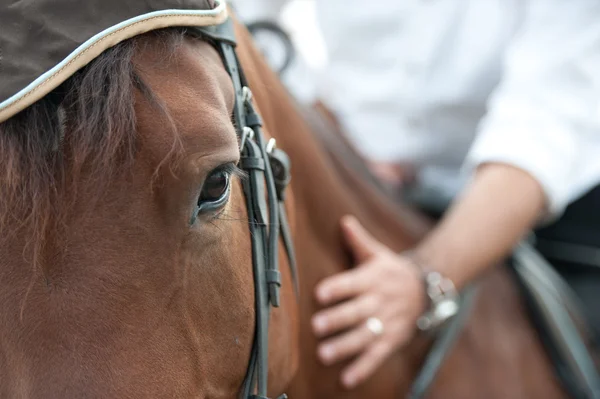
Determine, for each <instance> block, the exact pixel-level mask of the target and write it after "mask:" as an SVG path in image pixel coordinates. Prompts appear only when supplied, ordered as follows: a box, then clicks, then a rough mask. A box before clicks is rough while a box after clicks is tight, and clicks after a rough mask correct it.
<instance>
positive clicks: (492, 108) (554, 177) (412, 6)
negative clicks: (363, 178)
mask: <svg viewBox="0 0 600 399" xmlns="http://www.w3.org/2000/svg"><path fill="white" fill-rule="evenodd" d="M242 1H244V2H246V1H248V2H252V1H261V0H242ZM262 1H266V0H262ZM281 1H283V0H281ZM316 7H317V16H318V18H319V21H320V28H321V31H322V35H323V38H324V41H325V43H326V46H327V50H328V58H329V64H328V65H327V67H326V68H325V69H324V70H323V73H322V75H321V76H320V77H319V78H318V80H317V82H318V90H319V91H318V94H319V97H320V98H321V99H322V100H323V101H324V102H325V103H326V104H327V105H328V106H329V107H330V108H331V109H332V110H333V111H334V112H335V113H336V114H337V116H338V117H339V119H340V122H341V123H342V125H343V127H344V129H345V131H346V132H347V134H348V136H349V138H350V139H351V140H352V141H353V142H354V144H355V145H356V147H357V148H358V149H359V150H360V151H362V152H363V153H364V154H365V155H366V156H367V157H369V158H371V159H375V160H386V161H401V162H410V163H414V164H416V165H419V166H420V172H419V178H420V179H419V180H420V182H421V184H422V185H423V186H425V187H430V188H432V189H435V190H437V191H438V192H439V193H440V194H441V195H446V196H449V197H450V196H454V195H455V194H456V193H457V192H458V190H459V189H460V188H461V186H462V185H463V184H464V182H465V180H466V179H467V178H468V176H469V174H468V173H463V174H461V173H460V170H461V166H462V170H463V171H472V170H473V169H474V168H475V167H476V166H477V165H479V164H481V163H485V162H490V161H498V162H505V163H509V164H511V165H514V166H517V167H519V168H522V169H523V170H525V171H527V172H529V173H530V174H531V175H532V176H533V177H535V178H536V179H537V180H538V181H539V182H540V183H541V185H542V186H543V188H544V190H545V193H546V196H547V199H548V205H549V211H550V212H551V213H552V214H554V215H558V214H560V212H561V211H562V210H563V209H564V207H565V206H566V205H567V204H568V203H569V202H571V201H573V200H575V199H577V198H578V197H579V196H581V195H582V194H584V193H585V192H586V191H587V190H589V189H590V188H592V187H594V186H595V185H597V184H598V183H600V157H599V156H598V155H600V1H598V0H402V1H399V0H379V1H377V2H371V3H365V2H364V1H362V0H324V1H320V0H319V1H316ZM292 80H293V79H292Z"/></svg>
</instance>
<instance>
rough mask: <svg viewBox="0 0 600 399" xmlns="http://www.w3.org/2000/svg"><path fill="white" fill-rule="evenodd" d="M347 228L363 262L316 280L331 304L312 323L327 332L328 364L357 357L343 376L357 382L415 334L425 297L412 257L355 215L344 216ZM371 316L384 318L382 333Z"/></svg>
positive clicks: (322, 353)
mask: <svg viewBox="0 0 600 399" xmlns="http://www.w3.org/2000/svg"><path fill="white" fill-rule="evenodd" d="M342 229H343V232H344V236H345V238H346V241H347V243H348V245H349V247H350V248H351V250H352V252H353V253H354V256H355V259H356V261H357V262H358V263H359V265H357V267H356V268H355V269H352V270H349V271H346V272H343V273H340V274H337V275H335V276H332V277H329V278H327V279H325V280H324V281H322V282H321V283H320V284H319V285H318V286H317V288H316V292H315V295H316V298H317V300H318V301H319V303H321V304H322V305H325V306H330V305H331V307H329V308H326V309H324V310H322V311H320V312H318V313H317V314H316V315H315V316H314V317H313V319H312V325H313V331H314V332H315V334H316V335H317V337H319V338H324V340H323V341H322V342H321V343H320V345H319V348H318V356H319V358H320V359H321V361H322V362H323V363H324V364H327V365H329V364H333V363H336V362H339V361H341V360H344V359H348V358H351V357H355V358H354V360H353V361H352V362H351V364H350V365H349V366H348V367H347V368H346V369H345V370H344V371H343V372H342V376H341V378H342V383H343V385H344V386H345V387H347V388H352V387H354V386H356V385H357V384H359V383H361V382H362V381H364V380H365V379H366V378H368V377H369V376H370V375H371V374H373V372H375V370H376V369H377V367H378V366H379V365H381V363H382V362H383V361H384V360H386V358H387V357H388V356H390V355H391V354H392V353H394V352H395V351H396V350H397V349H398V348H400V347H402V346H403V345H405V344H406V343H407V342H408V341H409V340H410V339H411V338H412V336H413V334H414V332H415V330H416V327H415V325H416V321H417V319H418V317H419V316H420V315H421V314H422V313H423V311H424V309H425V306H426V302H425V293H424V287H423V283H422V280H421V274H420V272H419V270H418V269H417V268H416V267H415V266H414V265H412V264H411V263H410V261H409V260H407V259H405V258H403V257H401V256H398V255H397V254H396V253H394V252H393V251H391V250H390V249H389V248H387V247H386V246H384V245H383V244H381V243H380V242H378V241H377V240H376V239H375V238H373V237H372V236H371V235H370V234H369V233H368V232H367V231H366V230H365V229H364V228H363V227H362V226H361V225H360V223H359V222H358V221H357V220H356V219H355V218H354V217H348V216H347V217H345V218H343V219H342ZM341 300H345V301H344V302H342V303H338V302H339V301H341ZM336 303H337V304H336ZM369 318H377V319H379V320H380V321H381V323H382V324H383V331H382V332H381V334H379V335H376V334H375V333H374V332H373V331H372V330H369V328H367V326H366V324H365V323H366V321H367V320H368V319H369ZM340 332H343V333H341V334H339V335H336V336H333V337H332V336H331V335H332V334H336V333H340Z"/></svg>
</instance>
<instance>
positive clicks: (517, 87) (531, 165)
mask: <svg viewBox="0 0 600 399" xmlns="http://www.w3.org/2000/svg"><path fill="white" fill-rule="evenodd" d="M526 8H527V10H526V13H525V14H524V19H523V21H522V25H521V28H520V29H519V31H518V33H517V34H516V35H515V37H514V38H513V41H512V43H511V45H510V46H509V48H508V50H507V53H506V56H505V62H504V66H503V68H504V69H503V77H502V80H501V83H500V84H499V86H498V87H497V89H496V90H495V92H494V94H493V95H492V96H491V98H490V100H489V103H488V113H487V115H486V117H485V118H484V119H483V120H482V123H481V125H480V127H479V132H478V135H477V138H476V140H475V142H474V143H473V146H472V147H471V149H470V152H469V154H468V156H467V159H466V164H465V167H466V168H467V169H468V170H473V169H474V168H475V167H477V166H478V165H480V164H482V163H487V162H502V163H507V164H511V165H514V166H516V167H518V168H521V169H523V170H525V171H526V172H528V173H529V174H531V175H532V176H533V177H534V178H535V179H536V180H537V181H538V182H539V183H540V184H541V186H542V187H543V189H544V192H545V194H546V198H547V211H548V213H549V217H551V218H554V217H557V216H558V215H560V214H561V213H562V211H563V210H564V208H565V207H566V206H567V205H568V204H569V203H570V202H572V201H574V200H575V199H577V198H578V197H579V196H581V195H582V194H584V193H585V192H586V191H588V190H589V189H591V188H593V187H594V186H595V185H597V184H599V183H600V2H598V1H597V0H571V1H563V0H531V1H530V2H529V3H528V5H527V6H526Z"/></svg>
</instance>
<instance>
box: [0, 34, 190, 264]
mask: <svg viewBox="0 0 600 399" xmlns="http://www.w3.org/2000/svg"><path fill="white" fill-rule="evenodd" d="M148 35H159V36H160V38H161V40H163V41H164V43H165V49H167V50H168V51H173V49H174V48H175V47H176V46H177V43H178V42H180V41H181V38H182V37H183V33H182V31H181V30H180V29H176V28H169V29H165V30H161V31H157V32H151V33H148V34H145V35H142V36H139V37H135V38H133V39H130V40H127V41H125V42H122V43H120V44H118V45H116V46H114V47H112V48H111V49H109V50H107V51H105V52H104V53H102V54H101V55H100V56H99V57H98V58H96V59H95V60H94V61H93V62H92V63H90V64H89V65H87V66H86V67H85V68H83V69H82V70H80V71H78V72H77V73H76V74H75V75H74V76H72V77H71V78H70V79H68V80H67V81H66V82H65V83H64V84H62V85H61V86H60V87H58V88H57V89H55V90H54V91H52V92H51V93H50V94H49V95H47V96H46V97H44V98H43V99H41V100H40V101H38V102H36V103H35V104H33V105H32V106H30V107H29V108H27V109H25V110H24V111H22V112H20V113H19V114H17V115H15V116H14V117H12V118H11V119H9V120H7V121H5V122H3V123H0V157H1V159H2V160H3V163H4V165H3V168H2V170H1V171H0V185H1V193H0V245H5V243H4V242H2V241H1V240H3V239H7V238H10V237H14V236H15V235H16V234H19V237H21V235H22V234H23V233H25V235H26V237H28V238H27V243H26V249H27V250H26V251H25V253H29V254H32V255H31V258H28V261H31V263H32V264H33V266H34V267H36V266H41V265H42V264H43V263H44V256H43V255H44V253H45V251H46V249H47V246H48V245H55V244H57V242H58V241H59V239H58V237H60V236H61V232H62V231H64V230H63V229H64V228H66V227H67V226H68V219H69V215H70V212H71V210H72V207H73V205H74V204H75V201H76V200H77V199H78V198H80V197H81V196H83V195H85V198H86V199H87V198H90V199H93V200H96V201H97V200H98V199H100V198H101V197H102V194H103V193H104V192H106V189H107V188H108V187H109V186H110V185H111V184H115V182H117V181H118V180H119V179H122V178H123V177H124V176H125V174H126V173H127V172H128V171H130V170H131V166H132V165H133V163H134V160H135V158H136V154H137V151H138V150H139V140H138V139H139V138H138V137H137V134H136V133H137V132H136V131H137V129H136V125H137V121H136V113H135V108H134V106H135V93H136V92H138V93H140V94H141V95H142V96H143V98H145V99H146V100H147V101H149V102H150V103H151V104H152V106H153V107H155V108H156V109H157V112H159V113H160V114H162V116H163V117H165V118H166V119H167V120H168V121H169V122H170V123H171V126H172V132H173V145H172V148H171V149H170V151H168V154H167V156H166V157H165V159H163V161H162V162H161V163H160V164H159V165H158V166H157V172H158V168H159V167H160V166H163V165H166V164H169V165H170V164H172V163H171V162H167V161H169V160H170V159H173V158H176V156H177V155H178V154H180V152H181V143H180V140H179V137H178V134H177V129H176V127H175V123H174V122H173V121H172V119H171V118H170V116H169V115H168V111H167V109H166V107H165V106H164V104H163V103H162V101H161V100H160V99H158V98H157V97H156V96H154V94H153V92H152V90H151V89H150V88H149V87H148V86H147V85H146V84H145V83H144V81H143V79H142V77H141V76H140V74H139V73H138V72H137V71H136V69H135V65H134V61H133V58H134V56H135V54H136V52H138V51H140V48H139V47H141V46H143V44H142V40H143V37H144V36H148ZM142 50H143V49H142ZM167 56H168V54H167ZM157 172H156V173H157ZM93 206H94V202H93V201H92V202H90V203H89V206H88V208H89V209H91V208H93Z"/></svg>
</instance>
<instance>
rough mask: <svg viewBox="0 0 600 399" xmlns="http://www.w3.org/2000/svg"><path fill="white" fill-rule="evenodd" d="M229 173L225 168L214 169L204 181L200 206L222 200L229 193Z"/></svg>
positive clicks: (199, 200)
mask: <svg viewBox="0 0 600 399" xmlns="http://www.w3.org/2000/svg"><path fill="white" fill-rule="evenodd" d="M228 188H229V173H228V172H227V171H224V170H216V171H213V172H212V173H211V174H210V175H209V176H208V178H207V179H206V180H205V181H204V185H203V186H202V192H201V193H200V198H199V199H198V206H200V205H202V204H206V203H211V202H220V200H222V199H223V198H224V197H225V196H226V195H227V193H228Z"/></svg>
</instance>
